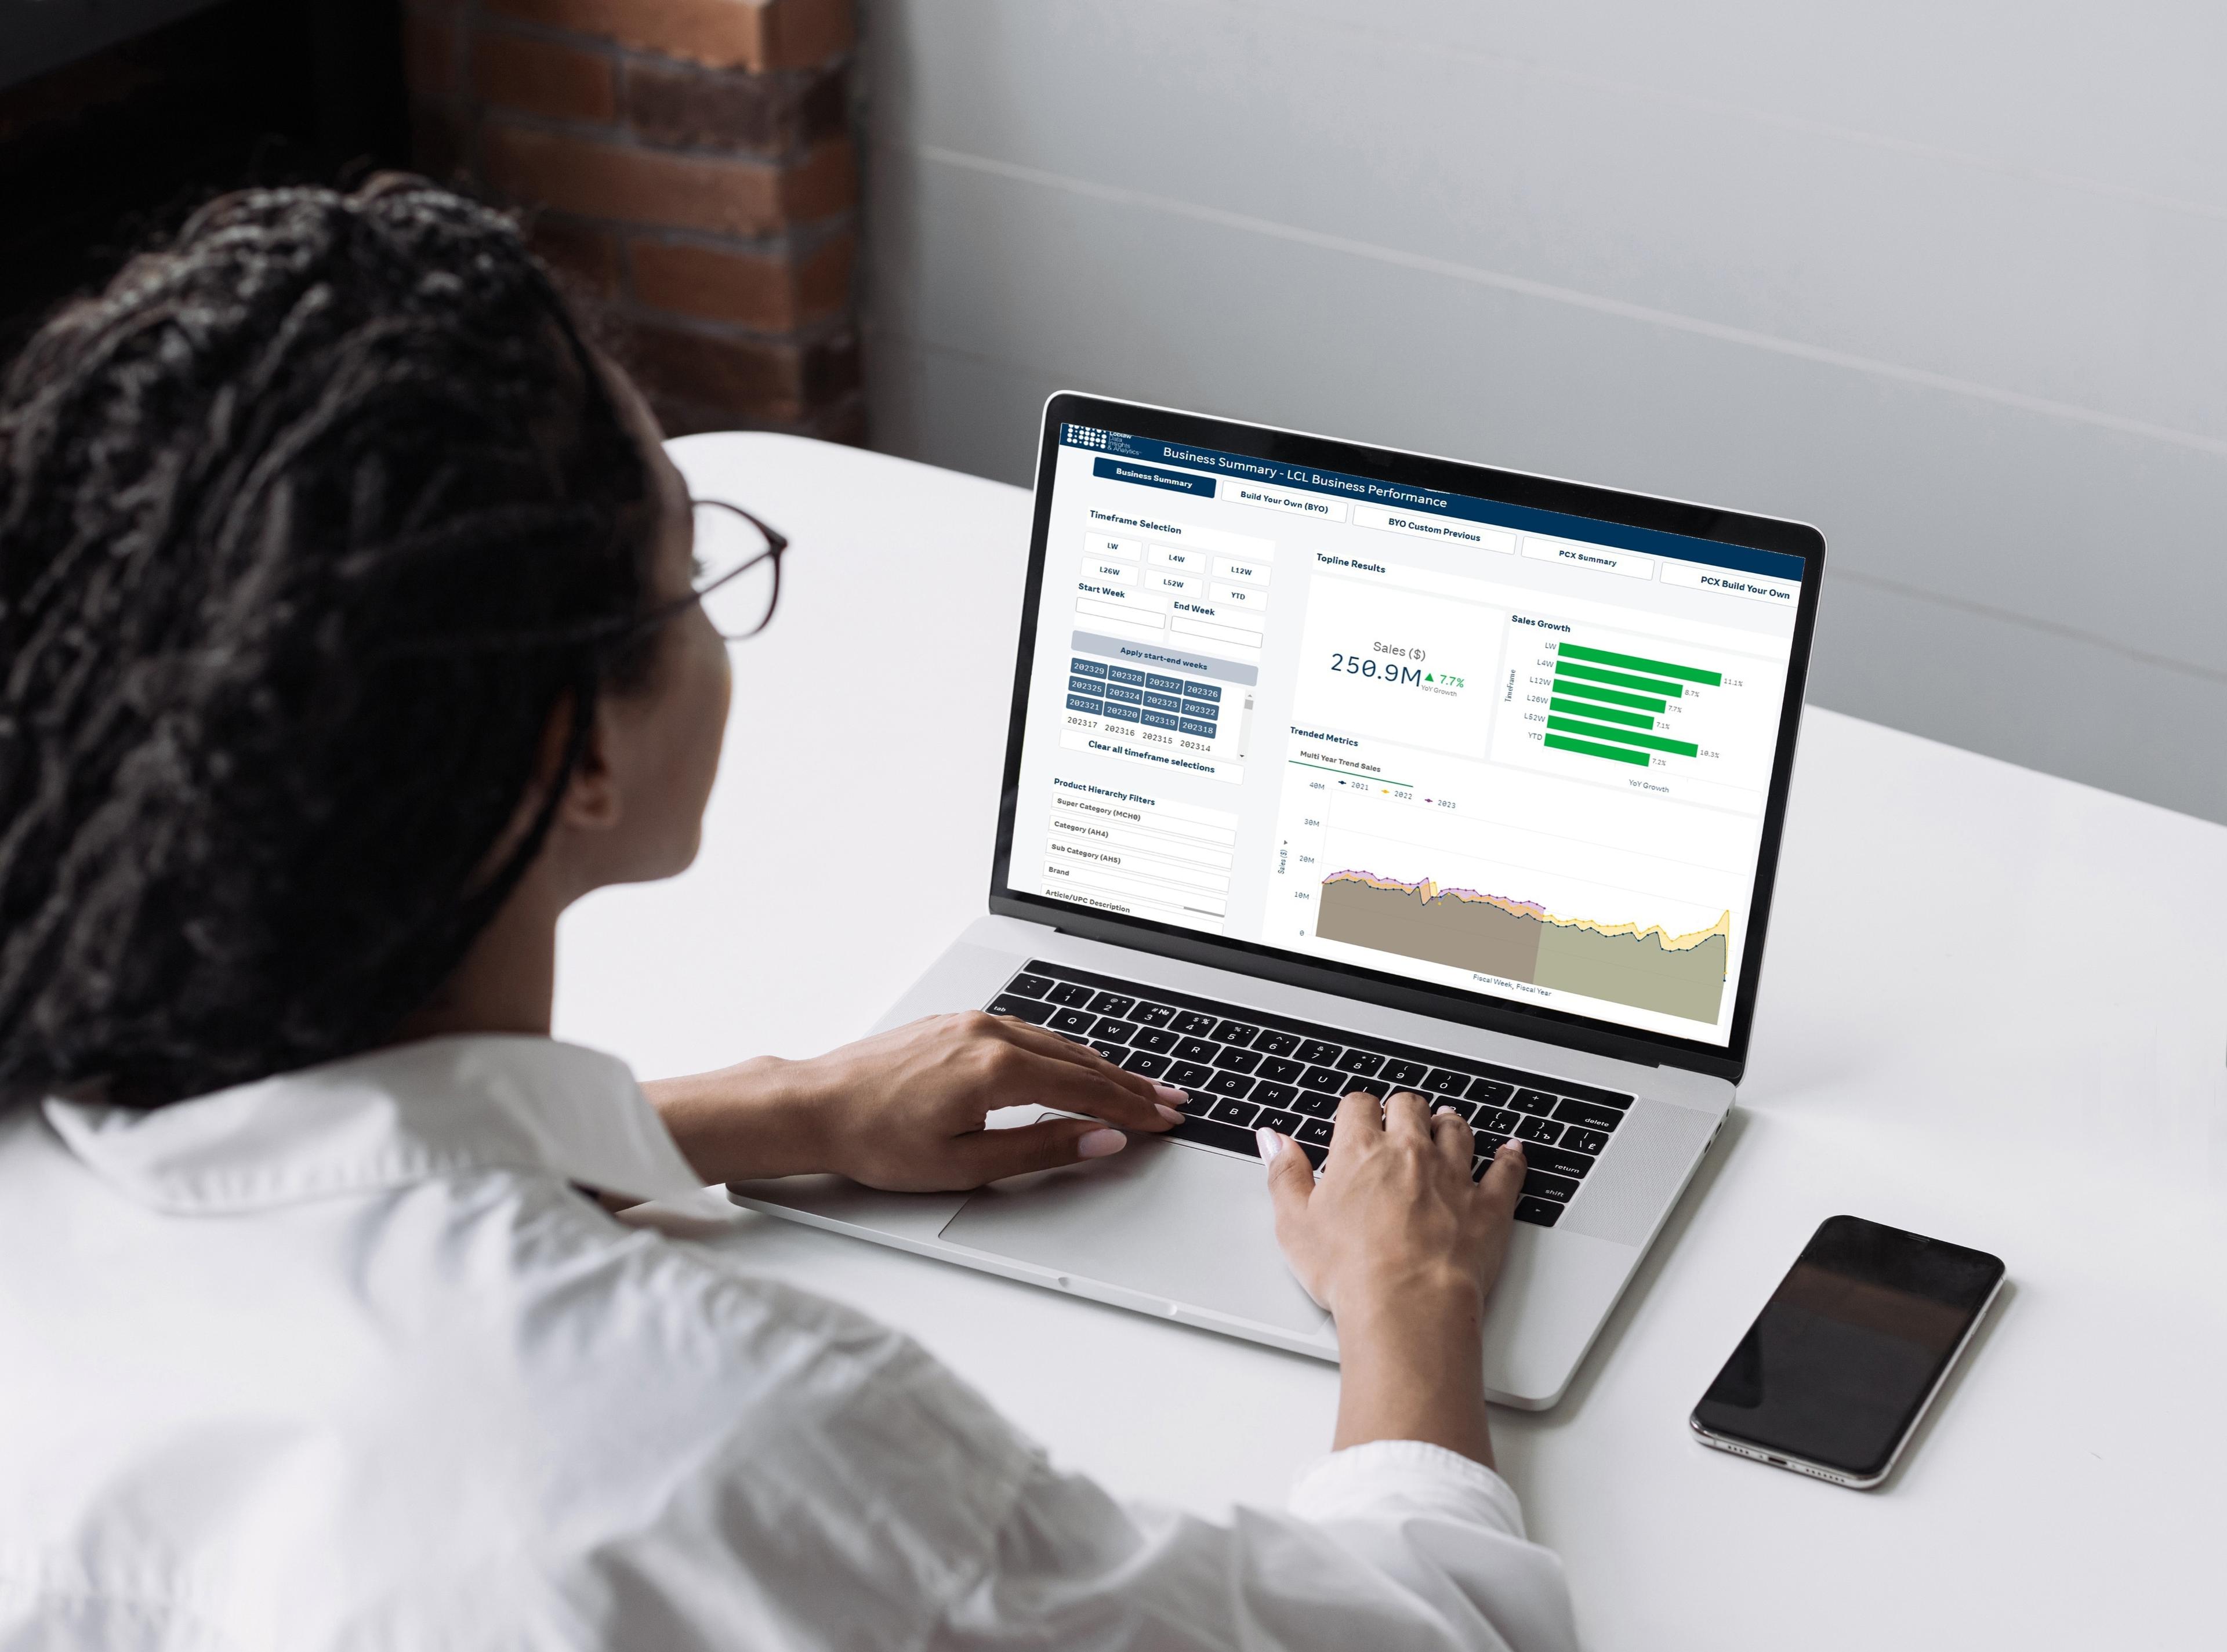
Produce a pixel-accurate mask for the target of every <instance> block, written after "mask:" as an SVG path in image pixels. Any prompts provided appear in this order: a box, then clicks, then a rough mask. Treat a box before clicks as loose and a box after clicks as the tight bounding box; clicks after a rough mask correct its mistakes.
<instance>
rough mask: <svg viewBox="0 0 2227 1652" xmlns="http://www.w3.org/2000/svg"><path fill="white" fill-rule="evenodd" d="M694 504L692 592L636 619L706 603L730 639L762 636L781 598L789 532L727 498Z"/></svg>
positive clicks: (708, 614) (648, 622)
mask: <svg viewBox="0 0 2227 1652" xmlns="http://www.w3.org/2000/svg"><path fill="white" fill-rule="evenodd" d="M688 508H689V513H690V515H691V517H692V519H693V520H694V526H695V533H696V540H695V550H694V558H695V571H694V575H693V577H692V578H691V579H690V581H689V591H688V595H687V596H681V597H676V598H675V599H674V600H673V601H672V602H669V603H660V604H659V605H658V606H657V607H655V608H654V609H651V610H650V611H649V612H648V613H647V614H645V615H643V616H641V619H640V620H639V621H637V622H635V623H636V624H637V625H639V626H641V627H644V628H647V627H649V626H654V625H659V624H662V623H663V622H665V621H667V620H669V619H671V618H673V616H675V615H678V614H682V613H686V611H687V610H688V609H690V608H692V607H700V608H702V609H703V610H704V614H705V618H707V619H709V620H710V621H711V625H712V628H714V629H715V630H717V631H718V634H719V635H721V636H723V637H724V638H726V639H727V641H730V642H740V641H743V639H744V638H745V637H754V636H756V635H757V634H758V633H759V632H761V631H763V630H764V629H765V628H766V626H767V624H768V622H770V621H771V620H772V618H773V610H774V606H775V603H779V602H780V601H781V553H782V552H784V551H786V550H788V536H787V535H786V534H783V533H781V532H780V531H779V530H778V529H776V528H773V527H769V526H767V525H766V524H765V523H763V522H762V521H760V520H758V519H757V518H756V517H755V516H753V515H751V514H750V512H748V511H746V510H744V509H743V507H741V506H740V505H730V504H729V503H727V501H724V499H692V500H691V501H688Z"/></svg>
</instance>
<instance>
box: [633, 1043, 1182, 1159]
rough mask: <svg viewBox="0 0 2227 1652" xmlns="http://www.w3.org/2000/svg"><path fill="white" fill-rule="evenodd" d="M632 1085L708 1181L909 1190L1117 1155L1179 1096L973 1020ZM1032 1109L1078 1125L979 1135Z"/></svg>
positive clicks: (1072, 1052)
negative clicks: (802, 1056) (803, 1056)
mask: <svg viewBox="0 0 2227 1652" xmlns="http://www.w3.org/2000/svg"><path fill="white" fill-rule="evenodd" d="M642 1088H643V1089H644V1091H645V1092H646V1093H647V1094H648V1096H649V1099H650V1100H651V1102H652V1103H653V1104H654V1106H655V1107H656V1108H657V1110H658V1112H659V1113H660V1115H661V1116H662V1117H663V1118H664V1119H665V1123H666V1126H667V1129H669V1130H671V1131H672V1132H673V1139H674V1140H675V1141H676V1142H678V1143H679V1144H680V1151H681V1152H682V1153H683V1154H685V1155H686V1157H687V1159H688V1162H689V1163H690V1164H692V1165H694V1166H695V1167H696V1170H697V1172H698V1173H699V1175H701V1176H702V1177H704V1178H705V1181H707V1182H734V1181H743V1180H749V1179H751V1178H755V1177H772V1176H794V1175H797V1174H799V1173H801V1172H803V1171H807V1170H834V1171H837V1172H839V1173H840V1174H842V1175H845V1176H847V1177H850V1178H851V1179H852V1180H853V1181H855V1182H863V1183H865V1184H866V1185H867V1186H868V1187H877V1188H889V1189H892V1190H902V1191H907V1192H926V1191H943V1190H960V1189H965V1188H976V1187H980V1186H981V1185H982V1184H983V1183H986V1182H994V1181H997V1180H998V1179H999V1178H1000V1177H1007V1176H1018V1175H1020V1174H1021V1173H1022V1172H1024V1171H1026V1170H1050V1169H1051V1168H1053V1167H1055V1166H1057V1165H1061V1164H1075V1162H1076V1161H1078V1160H1080V1159H1086V1158H1103V1157H1105V1156H1106V1155H1107V1154H1108V1153H1115V1152H1119V1151H1120V1150H1121V1149H1122V1147H1124V1146H1125V1145H1127V1138H1126V1136H1125V1135H1124V1134H1123V1133H1122V1132H1123V1131H1125V1130H1142V1131H1148V1132H1155V1133H1157V1132H1161V1131H1165V1130H1167V1129H1170V1128H1171V1127H1172V1126H1175V1125H1176V1124H1177V1123H1179V1122H1180V1121H1181V1119H1182V1118H1183V1115H1182V1114H1181V1113H1179V1112H1177V1110H1176V1109H1177V1106H1178V1105H1179V1104H1180V1103H1181V1102H1182V1100H1183V1099H1184V1094H1183V1092H1182V1091H1181V1090H1177V1089H1172V1088H1169V1087H1168V1086H1166V1085H1164V1084H1154V1083H1152V1081H1149V1080H1146V1079H1143V1078H1139V1077H1138V1076H1137V1075H1135V1074H1134V1073H1126V1072H1123V1071H1122V1070H1121V1069H1120V1068H1118V1067H1116V1066H1114V1063H1113V1062H1109V1061H1107V1059H1106V1058H1105V1057H1104V1056H1101V1055H1099V1054H1098V1052H1097V1051H1095V1050H1094V1049H1089V1048H1088V1047H1087V1046H1085V1045H1082V1044H1077V1043H1070V1042H1069V1041H1068V1040H1067V1039H1065V1038H1062V1037H1061V1036H1059V1035H1058V1034H1056V1033H1051V1032H1046V1031H1044V1030H1043V1029H1042V1028H1041V1027H1032V1026H1030V1025H1029V1024H1027V1023H1026V1022H1024V1021H1015V1020H1011V1019H1008V1018H1007V1017H1002V1016H992V1015H986V1014H983V1013H982V1012H980V1011H969V1012H967V1013H965V1014H960V1015H941V1016H929V1017H927V1018H926V1019H924V1020H921V1021H915V1022H913V1023H911V1024H909V1025H906V1026H903V1027H898V1028H896V1029H894V1030H890V1031H889V1032H884V1033H880V1034H877V1035H876V1036H873V1037H871V1038H864V1039H861V1040H859V1041H858V1043H854V1044H845V1045H844V1046H843V1047H842V1048H841V1049H836V1050H833V1051H830V1052H829V1053H828V1054H826V1055H825V1056H814V1057H813V1058H812V1059H811V1060H808V1061H796V1062H792V1061H782V1060H778V1059H776V1058H774V1057H771V1056H765V1057H761V1058H760V1059H758V1060H756V1061H750V1062H743V1063H742V1064H741V1065H740V1066H738V1067H730V1068H723V1069H722V1070H720V1071H718V1072H716V1073H704V1074H699V1075H697V1076H695V1077H692V1078H678V1079H662V1080H659V1081H654V1082H652V1083H649V1084H646V1085H644V1086H643V1087H642ZM1029 1104H1034V1105H1036V1106H1038V1107H1054V1108H1057V1109H1059V1110H1060V1111H1062V1112H1066V1113H1082V1114H1085V1115H1087V1116H1085V1117H1083V1118H1080V1119H1045V1120H1043V1122H1042V1123H1040V1124H1033V1125H1023V1126H1018V1127H1015V1128H1012V1129H1005V1130H989V1129H986V1128H985V1127H984V1125H985V1121H986V1118H987V1116H988V1114H989V1113H991V1112H992V1110H993V1109H995V1108H998V1107H1020V1106H1024V1105H1029ZM1101 1120H1103V1122H1102V1123H1101V1122H1100V1121H1101ZM1108 1126H1118V1128H1109V1127H1108Z"/></svg>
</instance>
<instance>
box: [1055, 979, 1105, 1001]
mask: <svg viewBox="0 0 2227 1652" xmlns="http://www.w3.org/2000/svg"><path fill="white" fill-rule="evenodd" d="M1097 996H1098V989H1097V988H1096V987H1094V986H1085V985H1082V983H1081V982H1079V981H1062V982H1060V983H1059V985H1056V986H1055V987H1053V988H1052V990H1051V991H1050V992H1047V993H1045V994H1044V998H1046V999H1047V1000H1048V1001H1049V1002H1050V1003H1053V1004H1069V1005H1073V1004H1088V1003H1089V1002H1090V1000H1091V999H1093V998H1096V997H1097Z"/></svg>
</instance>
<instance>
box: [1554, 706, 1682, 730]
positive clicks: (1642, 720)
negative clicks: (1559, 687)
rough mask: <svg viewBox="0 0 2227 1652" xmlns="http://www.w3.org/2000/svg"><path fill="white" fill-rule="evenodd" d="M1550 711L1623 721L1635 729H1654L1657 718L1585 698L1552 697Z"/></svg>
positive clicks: (1602, 719) (1607, 720) (1616, 721)
mask: <svg viewBox="0 0 2227 1652" xmlns="http://www.w3.org/2000/svg"><path fill="white" fill-rule="evenodd" d="M1547 710H1548V711H1567V712H1568V713H1569V714H1570V715H1571V716H1572V717H1597V718H1599V719H1600V720H1601V721H1602V722H1604V723H1622V724H1625V725H1626V726H1628V727H1630V728H1634V729H1652V728H1653V727H1654V726H1655V719H1654V718H1651V717H1649V716H1648V715H1647V714H1646V713H1645V712H1643V711H1611V710H1610V708H1609V707H1607V706H1605V705H1586V703H1585V702H1584V701H1583V700H1566V699H1561V698H1554V699H1550V700H1548V701H1547Z"/></svg>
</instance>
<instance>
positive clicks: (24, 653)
mask: <svg viewBox="0 0 2227 1652" xmlns="http://www.w3.org/2000/svg"><path fill="white" fill-rule="evenodd" d="M654 438H655V426H654V422H653V421H652V420H651V419H650V418H649V416H648V412H647V411H646V410H645V409H643V408H642V407H641V404H640V401H639V399H638V398H636V397H635V395H634V393H633V392H632V390H631V388H630V387H629V386H627V385H626V384H625V383H624V382H623V380H622V378H620V376H619V375H617V374H616V373H615V372H611V371H609V370H608V369H606V368H604V367H602V366H601V365H600V364H599V363H598V361H597V359H596V357H595V356H594V355H593V354H592V353H591V351H590V349H589V348H587V346H586V345H585V344H584V342H583V341H582V339H581V337H580V335H579V333H578V331H577V328H575V326H574V325H573V322H572V321H571V317H570V316H569V315H568V313H567V311H566V309H565V305H564V304H563V303H562V302H561V301H560V299H559V298H558V295H557V294H556V292H555V290H553V289H552V285H551V284H550V282H549V279H548V277H547V276H546V273H545V272H544V271H542V270H541V269H540V268H539V266H538V265H536V264H535V263H534V262H533V259H532V258H530V257H528V256H527V254H526V252H525V250H524V249H523V247H522V246H521V244H520V240H519V239H518V236H517V234H516V233H515V231H514V229H513V227H512V226H510V224H509V223H508V222H507V220H504V219H502V218H501V217H499V216H497V215H495V214H491V213H488V211H486V210H484V209H483V208H481V207H475V206H474V205H471V204H470V203H469V202H466V201H462V200H460V199H458V198H457V197H456V196H454V195H449V194H447V193H446V192H444V191H441V190H438V189H436V188H432V187H431V186H429V185H426V184H424V183H421V182H417V181H414V180H407V179H387V180H382V181H381V182H379V183H376V184H374V185H373V186H372V187H370V188H367V189H365V190H363V191H361V192H359V193H357V194H355V195H345V196H344V195H336V194H334V193H332V192H330V191H325V190H283V191H265V192H257V193H252V194H248V195H236V196H232V197H228V198H227V199H225V200H223V201H218V202H216V203H214V205H212V206H211V207H208V208H207V209H206V210H204V211H203V212H202V213H201V214H198V215H197V216H196V217H195V219H194V220H192V221H191V222H190V223H188V225H187V226H186V227H185V229H184V230H183V231H182V233H180V235H179V236H178V237H177V239H176V240H175V242H174V243H173V244H172V245H171V246H168V247H167V248H165V249H163V250H162V251H160V252H154V253H151V254H149V255H146V256H144V257H143V258H139V259H137V260H136V261H135V262H133V263H132V264H131V265H130V266H128V267H127V268H126V269H125V270H124V271H123V272H122V273H121V274H120V275H119V276H118V277H117V278H116V279H115V280H114V281H113V282H112V284H110V286H109V288H108V290H106V291H105V293H103V294H102V295H100V296H99V297H96V298H92V299H88V300H85V301H82V302H80V303H76V304H74V305H73V306H71V307H70V308H68V309H66V310H64V311H63V312H61V314H59V315H58V316H56V317H55V318H54V320H53V321H52V322H50V323H49V324H48V326H47V327H46V328H44V329H43V330H42V331H41V333H40V334H39V335H38V336H37V337H36V338H35V339H34V340H33V341H32V342H31V343H30V344H29V346H28V347H27V348H26V349H25V350H24V351H23V353H22V355H21V356H20V357H19V358H18V359H17V360H16V362H15V363H14V364H13V367H12V368H11V369H10V373H9V374H8V378H7V381H6V383H5V386H4V387H0V1091H5V1092H9V1093H13V1094H19V1095H20V1094H23V1093H25V1092H26V1091H28V1090H30V1089H34V1088H49V1087H61V1086H81V1085H86V1084H91V1083H105V1085H106V1086H107V1087H108V1088H109V1089H110V1091H111V1093H112V1094H114V1095H116V1096H117V1098H118V1099H119V1100H168V1099H173V1098H175V1097H177V1096H181V1095H187V1094H196V1093H199V1092H201V1091H202V1090H206V1089H208V1088H214V1087H216V1086H219V1085H222V1084H226V1083H231V1082H237V1081H243V1080H246V1079H249V1078H253V1077H258V1076H260V1075H264V1074H266V1073H271V1072H275V1071H280V1070H284V1068H290V1067H295V1066H299V1065H303V1064H304V1063H307V1062H314V1061H318V1060H322V1059H327V1058H329V1057H331V1056H337V1055H341V1054H345V1053H348V1052H349V1051H352V1050H354V1049H362V1048H365V1047H367V1046H369V1045H372V1044H374V1043H379V1042H380V1041H381V1040H382V1038H384V1037H385V1036H390V1035H391V1033H392V1030H394V1029H395V1028H396V1027H397V1026H398V1025H399V1024H400V1023H401V1022H402V1020H403V1019H404V1017H407V1016H408V1015H409V1014H410V1013H411V1012H412V1011H413V1010H415V1009H417V1008H418V1006H419V1005H422V1004H424V1001H425V1000H426V998H428V996H429V995H430V994H431V992H433V991H434V989H435V988H436V987H437V985H439V984H440V983H441V982H442V981H443V979H446V977H447V976H448V975H449V973H450V972H451V971H452V970H453V969H454V968H455V967H456V964H457V961H458V960H459V959H461V958H462V957H463V954H464V953H465V951H466V949H467V947H469V945H470V943H471V941H473V939H474V937H475V935H476V934H478V933H479V932H480V931H481V930H482V928H484V927H485V926H486V924H487V923H488V920H489V919H490V918H491V917H492V916H493V915H495V912H496V911H497V910H498V909H501V906H502V905H503V903H504V902H505V901H506V900H507V898H508V897H509V896H510V895H511V894H512V892H513V890H514V888H515V887H516V886H517V884H518V883H519V881H520V879H521V877H525V876H526V875H527V872H528V870H529V868H531V867H532V866H533V865H534V864H535V863H536V862H537V860H541V861H543V862H544V863H545V864H546V858H547V854H548V852H550V851H551V836H552V832H554V833H556V834H558V836H559V837H562V836H563V835H564V834H565V832H566V829H567V825H566V823H567V814H566V811H567V809H568V808H571V809H572V810H573V812H574V813H578V812H579V811H578V809H577V802H578V792H579V788H578V787H577V786H576V785H574V784H573V783H572V782H573V781H574V780H575V777H576V776H577V775H578V774H579V773H580V772H581V771H582V770H583V769H592V770H594V771H595V773H596V774H597V775H598V776H600V778H601V780H602V781H605V782H608V783H607V784H606V785H605V786H604V788H603V793H602V794H599V796H598V798H597V799H596V800H592V802H591V806H590V807H589V808H588V809H587V812H586V813H585V815H584V816H583V817H582V818H583V820H584V822H585V825H586V826H587V827H588V832H587V837H586V839H585V841H586V843H587V847H586V848H585V849H581V848H579V847H578V845H575V847H574V851H573V859H574V860H575V861H576V862H577V865H576V866H575V867H574V869H573V871H572V873H571V876H572V877H573V878H574V881H575V882H577V883H582V884H583V885H585V884H588V883H595V882H608V881H616V879H619V878H622V877H654V876H658V875H660V874H661V873H664V872H669V871H674V870H677V869H678V866H679V865H680V864H686V858H687V857H688V856H689V855H690V854H692V852H693V848H694V832H695V823H696V817H697V815H699V814H700V811H701V807H702V802H703V794H704V793H705V791H707V790H708V788H709V784H710V767H711V763H713V762H716V755H717V744H718V731H717V726H716V721H717V720H716V718H712V717H711V714H710V711H709V710H708V706H709V703H710V701H711V698H712V692H713V689H714V687H716V691H717V695H718V706H719V711H720V714H721V715H724V652H723V651H722V650H721V649H720V648H719V645H718V638H717V636H716V635H715V634H713V633H712V632H711V628H710V627H709V625H708V622H705V621H704V620H703V618H702V616H700V615H699V614H695V613H693V612H692V611H689V612H684V613H683V614H682V615H681V616H680V619H679V620H676V621H675V622H673V623H671V624H667V625H662V626H644V625H641V624H640V623H638V622H639V621H640V619H641V616H644V615H646V614H648V613H650V612H652V611H653V610H654V609H656V607H657V606H658V604H660V603H664V602H669V601H671V600H672V599H673V597H674V596H681V597H685V596H686V593H687V589H688V555H689V548H688V531H689V530H688V512H687V509H686V499H685V495H684V494H682V493H681V491H680V482H679V479H678V477H677V475H674V473H673V470H672V468H671V466H670V465H669V464H668V463H667V462H666V461H665V459H664V456H663V455H662V453H661V451H660V450H659V449H658V448H657V445H656V442H655V439H654ZM715 678H716V684H715V682H714V679H715ZM669 679H678V684H679V691H680V695H679V697H680V700H681V701H683V702H686V703H685V704H683V705H681V706H680V714H679V715H673V714H668V711H666V710H660V709H659V708H660V706H661V705H663V702H664V701H665V700H667V699H669V698H673V697H672V696H671V695H668V694H666V693H665V692H664V686H665V685H666V684H667V682H668V680H669ZM615 731H616V739H614V734H615ZM707 743H708V749H707ZM629 788H631V790H630V791H629ZM568 799H569V800H570V801H569V802H568ZM691 803H692V808H691ZM597 811H600V813H597ZM629 811H630V813H629ZM675 813H678V814H680V815H684V816H686V818H685V819H675V818H673V816H674V815H675ZM622 815H626V816H627V819H626V820H625V825H624V829H623V830H621V829H619V827H620V820H621V816H622ZM660 816H661V818H660ZM575 835H576V836H577V835H578V834H575Z"/></svg>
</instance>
